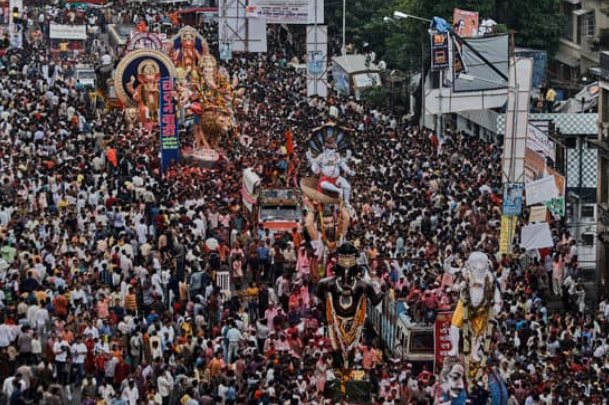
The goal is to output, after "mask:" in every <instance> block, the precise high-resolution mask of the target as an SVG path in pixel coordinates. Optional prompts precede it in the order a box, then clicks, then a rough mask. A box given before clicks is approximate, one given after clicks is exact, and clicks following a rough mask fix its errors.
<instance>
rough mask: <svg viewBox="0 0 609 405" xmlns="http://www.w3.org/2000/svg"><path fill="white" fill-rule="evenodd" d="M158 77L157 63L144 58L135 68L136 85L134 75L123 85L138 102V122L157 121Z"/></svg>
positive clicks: (159, 76) (159, 75) (159, 74)
mask: <svg viewBox="0 0 609 405" xmlns="http://www.w3.org/2000/svg"><path fill="white" fill-rule="evenodd" d="M160 79H161V71H160V68H159V65H158V63H156V62H155V61H154V60H152V59H146V60H144V61H142V62H141V63H140V64H139V66H138V69H137V81H138V85H137V87H134V85H135V80H136V78H135V77H134V76H131V79H130V80H129V82H128V83H127V85H126V86H125V87H126V88H127V91H128V92H129V93H131V97H132V98H133V100H134V101H135V102H136V103H138V107H139V117H140V122H146V121H151V122H156V121H158V110H159V80H160Z"/></svg>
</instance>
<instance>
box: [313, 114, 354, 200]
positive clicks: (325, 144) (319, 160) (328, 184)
mask: <svg viewBox="0 0 609 405" xmlns="http://www.w3.org/2000/svg"><path fill="white" fill-rule="evenodd" d="M347 131H348V130H347V129H345V128H342V127H339V126H338V125H336V124H334V123H329V124H326V125H324V126H322V127H320V128H317V129H315V130H314V131H313V136H312V137H311V140H310V141H309V150H308V151H307V160H308V161H309V164H310V165H311V170H312V171H313V173H315V174H317V175H319V176H320V177H319V181H318V184H317V187H318V190H319V191H322V190H325V191H328V192H330V193H336V195H338V196H339V198H340V199H341V200H342V201H343V203H344V204H345V206H346V207H347V208H348V209H350V208H351V184H350V183H349V182H348V181H347V179H345V178H344V177H343V176H342V175H341V174H342V173H344V174H346V175H349V176H353V175H354V174H355V173H354V172H353V170H351V169H350V168H349V166H348V165H347V161H348V160H349V159H350V158H351V150H350V149H349V142H348V140H347V136H346V133H347Z"/></svg>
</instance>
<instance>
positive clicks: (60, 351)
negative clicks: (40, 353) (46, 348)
mask: <svg viewBox="0 0 609 405" xmlns="http://www.w3.org/2000/svg"><path fill="white" fill-rule="evenodd" d="M67 349H70V344H69V343H68V341H67V340H65V339H62V340H61V341H57V342H55V344H54V345H53V352H54V353H55V361H59V362H62V363H65V362H66V361H68V350H67ZM85 349H86V348H85Z"/></svg>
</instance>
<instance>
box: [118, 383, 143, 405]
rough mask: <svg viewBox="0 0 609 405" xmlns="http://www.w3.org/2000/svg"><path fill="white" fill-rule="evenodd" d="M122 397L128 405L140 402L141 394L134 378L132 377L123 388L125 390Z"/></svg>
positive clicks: (135, 404)
mask: <svg viewBox="0 0 609 405" xmlns="http://www.w3.org/2000/svg"><path fill="white" fill-rule="evenodd" d="M121 399H122V400H123V401H126V402H127V404H128V405H137V404H138V400H139V399H140V394H139V390H138V388H137V386H136V385H135V380H134V379H133V378H130V379H129V381H128V383H127V386H126V387H125V388H123V392H122V393H121Z"/></svg>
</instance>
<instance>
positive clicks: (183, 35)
mask: <svg viewBox="0 0 609 405" xmlns="http://www.w3.org/2000/svg"><path fill="white" fill-rule="evenodd" d="M207 54H209V47H208V45H207V41H206V40H205V38H203V36H201V34H199V32H198V31H197V30H196V29H194V28H193V27H189V26H186V27H183V28H182V29H180V31H179V32H178V33H177V34H176V35H174V36H173V37H172V38H171V41H170V43H169V55H170V57H171V60H172V61H173V63H174V65H175V66H176V68H182V69H183V70H184V72H185V75H186V76H187V77H188V78H189V80H190V79H194V78H193V77H192V76H196V74H197V66H198V65H199V61H200V59H201V57H202V56H203V55H207Z"/></svg>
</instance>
